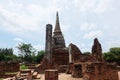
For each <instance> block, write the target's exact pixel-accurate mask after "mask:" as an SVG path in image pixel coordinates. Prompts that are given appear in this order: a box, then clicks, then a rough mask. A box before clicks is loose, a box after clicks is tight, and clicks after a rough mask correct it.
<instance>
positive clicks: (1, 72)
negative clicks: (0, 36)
mask: <svg viewBox="0 0 120 80" xmlns="http://www.w3.org/2000/svg"><path fill="white" fill-rule="evenodd" d="M4 68H5V67H4V63H3V62H0V77H2V76H3V75H4Z"/></svg>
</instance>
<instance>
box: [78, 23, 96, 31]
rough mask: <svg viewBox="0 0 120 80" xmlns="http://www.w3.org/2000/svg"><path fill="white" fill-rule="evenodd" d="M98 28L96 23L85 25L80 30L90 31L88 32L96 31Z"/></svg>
mask: <svg viewBox="0 0 120 80" xmlns="http://www.w3.org/2000/svg"><path fill="white" fill-rule="evenodd" d="M95 28H96V25H95V24H94V23H87V22H86V23H83V24H82V25H81V26H80V30H82V31H88V30H94V29H95Z"/></svg>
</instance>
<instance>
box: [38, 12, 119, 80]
mask: <svg viewBox="0 0 120 80" xmlns="http://www.w3.org/2000/svg"><path fill="white" fill-rule="evenodd" d="M45 69H58V72H66V73H69V74H71V75H72V76H73V77H80V78H83V80H118V73H117V72H118V70H117V67H116V65H111V64H107V63H106V62H105V61H104V60H103V58H102V47H101V44H100V43H99V41H98V39H97V38H95V39H94V42H93V46H92V50H91V54H83V53H82V52H81V51H80V49H79V48H78V47H77V46H76V45H74V44H70V45H69V47H66V46H65V40H64V37H63V35H62V31H61V29H60V24H59V16H58V13H57V15H56V24H55V29H54V32H53V35H52V25H50V24H48V25H47V26H46V46H45V57H44V59H43V61H42V63H41V66H40V69H39V70H45ZM48 72H49V71H48ZM50 73H51V72H50ZM46 75H47V77H46V80H50V79H52V80H54V79H55V78H53V77H52V76H48V74H47V73H46Z"/></svg>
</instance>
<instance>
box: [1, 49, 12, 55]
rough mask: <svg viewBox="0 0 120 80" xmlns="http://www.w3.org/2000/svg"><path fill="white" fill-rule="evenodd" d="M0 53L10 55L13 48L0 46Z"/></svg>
mask: <svg viewBox="0 0 120 80" xmlns="http://www.w3.org/2000/svg"><path fill="white" fill-rule="evenodd" d="M0 54H4V55H12V54H13V49H12V48H0Z"/></svg>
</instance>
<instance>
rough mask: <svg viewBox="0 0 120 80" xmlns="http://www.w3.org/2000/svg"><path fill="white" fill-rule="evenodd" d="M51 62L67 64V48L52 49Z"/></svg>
mask: <svg viewBox="0 0 120 80" xmlns="http://www.w3.org/2000/svg"><path fill="white" fill-rule="evenodd" d="M52 64H54V65H68V64H69V53H68V50H67V48H58V49H53V51H52Z"/></svg>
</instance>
